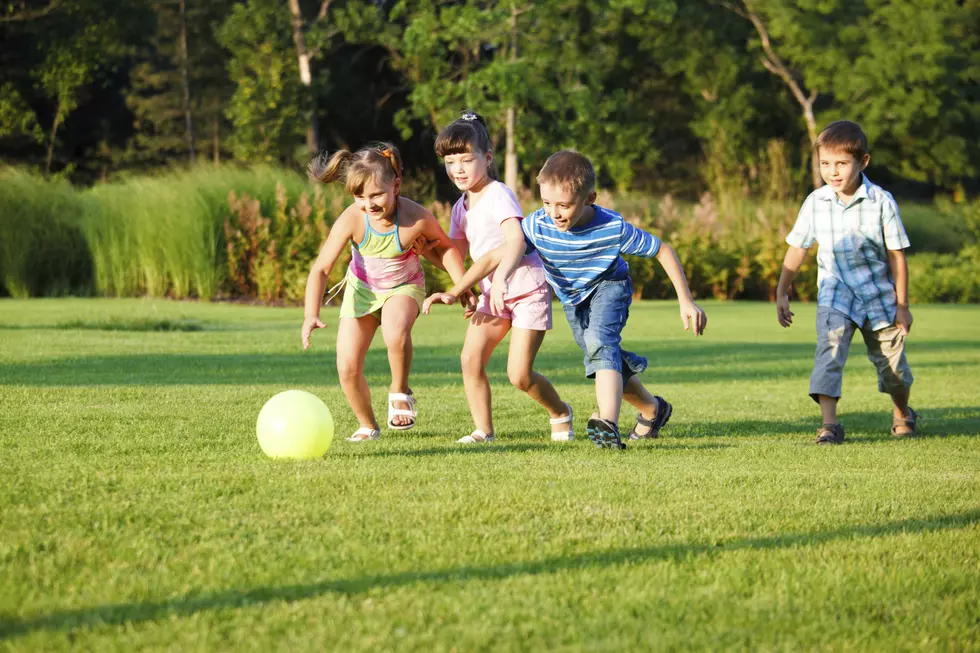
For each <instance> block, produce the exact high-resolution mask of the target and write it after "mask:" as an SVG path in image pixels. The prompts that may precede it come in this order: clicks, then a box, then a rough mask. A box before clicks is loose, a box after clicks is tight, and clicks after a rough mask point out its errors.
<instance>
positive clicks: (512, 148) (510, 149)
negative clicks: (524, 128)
mask: <svg viewBox="0 0 980 653" xmlns="http://www.w3.org/2000/svg"><path fill="white" fill-rule="evenodd" d="M517 37H518V34H517V8H516V7H511V8H510V61H511V63H514V62H516V61H517ZM516 122H517V109H516V107H514V106H513V105H511V106H509V107H507V126H506V132H505V135H506V138H507V154H506V156H505V157H504V183H505V184H507V186H508V187H510V189H511V190H512V191H514V192H515V193H516V192H517V191H518V190H519V187H520V182H519V181H518V176H517V143H516V141H515V138H516V134H515V131H516Z"/></svg>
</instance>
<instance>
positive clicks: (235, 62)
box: [0, 0, 980, 199]
mask: <svg viewBox="0 0 980 653" xmlns="http://www.w3.org/2000/svg"><path fill="white" fill-rule="evenodd" d="M0 42H2V43H3V47H2V49H0V158H2V159H3V160H4V161H5V162H7V163H14V164H19V165H23V166H27V167H29V168H33V169H35V170H39V171H42V172H45V173H47V174H52V175H62V176H65V177H68V178H69V179H71V180H73V181H76V182H80V183H92V182H94V181H97V180H99V179H107V178H109V177H113V176H118V175H126V174H131V173H133V172H138V171H148V170H155V169H160V168H165V167H168V166H175V165H176V166H182V165H185V164H188V163H197V162H202V161H207V162H210V163H212V164H217V165H221V164H224V163H229V162H244V163H256V162H263V163H270V162H271V163H277V164H281V165H285V166H289V167H294V166H297V165H299V164H302V163H303V162H304V161H305V160H306V159H307V158H308V156H309V154H310V152H311V151H315V150H318V149H337V148H341V147H343V148H356V147H358V146H360V145H361V144H363V143H365V142H367V141H370V140H378V139H389V140H393V141H395V142H397V143H398V144H399V145H400V146H401V147H402V149H403V153H404V155H405V159H406V162H407V168H408V170H409V177H410V180H411V184H410V185H411V191H412V192H414V193H415V194H417V195H419V196H426V197H434V196H435V195H437V194H438V192H439V190H440V189H439V184H443V183H445V182H444V177H442V176H440V175H438V174H437V172H436V171H437V169H438V167H439V162H438V161H437V159H436V157H435V155H434V153H433V152H432V147H431V145H432V140H433V138H434V135H435V134H436V133H437V132H438V130H439V128H440V127H441V126H443V125H445V124H446V123H447V122H449V121H451V120H452V119H453V118H455V117H456V116H457V115H458V112H459V111H460V110H462V109H464V108H469V109H473V110H476V111H479V112H480V113H481V114H483V115H484V116H486V117H487V119H488V121H489V122H490V126H491V134H492V137H493V139H494V141H495V151H496V152H497V159H498V161H499V162H500V164H502V165H501V167H502V169H503V170H504V171H505V174H506V180H507V181H508V183H510V184H512V185H513V186H515V187H516V186H519V185H521V186H533V178H534V173H535V172H536V169H537V168H538V167H539V166H540V165H541V163H542V162H543V161H544V159H545V158H546V157H547V156H548V155H549V154H550V153H552V152H553V151H554V150H556V149H558V148H561V147H575V148H577V149H579V150H582V151H583V152H586V153H588V154H589V155H590V156H591V157H592V159H593V160H594V162H595V163H596V166H597V169H598V172H599V175H600V180H601V182H602V184H603V186H604V187H607V188H610V189H616V190H620V191H622V190H626V189H636V190H642V191H651V192H673V193H680V194H688V195H692V196H693V195H694V194H696V193H698V192H700V191H702V190H705V189H712V190H715V191H725V192H737V193H743V194H751V195H758V196H762V197H765V198H771V199H783V198H789V197H797V196H799V194H801V193H803V192H805V191H807V189H809V188H812V187H813V186H814V184H818V183H819V175H818V173H817V172H816V171H815V170H814V167H813V161H812V156H811V147H810V145H811V143H812V142H813V140H814V139H815V138H816V134H817V133H818V131H819V129H820V127H821V126H822V125H823V124H826V123H827V122H830V121H832V120H836V119H839V118H849V119H852V120H856V121H858V122H860V123H861V124H862V125H863V126H864V128H865V130H866V132H867V133H868V136H869V139H870V140H871V143H872V170H873V173H874V175H873V176H874V178H875V180H876V181H879V182H880V183H883V184H886V185H889V186H891V187H892V188H894V189H895V190H896V191H897V192H899V193H901V194H906V195H918V196H930V195H932V194H935V193H942V194H953V195H954V196H955V195H963V194H964V193H973V192H976V190H977V189H978V178H980V0H869V1H862V0H683V1H681V0H604V1H598V0H500V1H497V2H492V1H490V2H471V1H465V0H463V1H440V0H315V1H314V0H207V1H205V0H128V1H127V2H116V1H115V0H21V1H12V2H8V3H4V6H3V7H2V8H0Z"/></svg>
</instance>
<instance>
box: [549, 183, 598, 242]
mask: <svg viewBox="0 0 980 653" xmlns="http://www.w3.org/2000/svg"><path fill="white" fill-rule="evenodd" d="M594 202H595V191H594V190H593V191H590V192H589V193H588V194H586V195H579V194H577V193H574V192H572V190H571V189H570V188H567V187H565V186H556V185H554V184H541V203H542V204H544V211H545V213H547V214H548V217H549V218H551V220H552V222H554V223H555V226H556V227H558V230H559V231H568V230H569V229H571V228H572V227H574V226H576V225H578V224H582V223H583V222H587V221H588V220H589V219H591V217H592V214H591V209H592V204H593V203H594Z"/></svg>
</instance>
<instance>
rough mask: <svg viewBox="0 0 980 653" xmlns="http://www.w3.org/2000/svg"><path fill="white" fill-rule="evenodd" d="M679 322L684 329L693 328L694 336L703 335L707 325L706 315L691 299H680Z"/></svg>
mask: <svg viewBox="0 0 980 653" xmlns="http://www.w3.org/2000/svg"><path fill="white" fill-rule="evenodd" d="M681 324H683V325H684V330H685V331H689V330H693V331H694V335H695V336H700V335H704V328H705V327H706V326H708V316H707V315H705V314H704V311H703V310H701V307H700V306H698V305H697V304H695V303H694V302H693V301H687V300H684V301H681Z"/></svg>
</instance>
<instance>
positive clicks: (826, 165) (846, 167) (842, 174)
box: [819, 147, 871, 197]
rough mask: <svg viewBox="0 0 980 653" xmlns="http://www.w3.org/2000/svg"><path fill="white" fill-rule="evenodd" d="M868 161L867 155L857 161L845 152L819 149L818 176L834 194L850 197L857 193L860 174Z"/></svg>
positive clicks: (828, 148) (836, 149)
mask: <svg viewBox="0 0 980 653" xmlns="http://www.w3.org/2000/svg"><path fill="white" fill-rule="evenodd" d="M870 159H871V157H869V156H868V155H867V154H865V155H864V156H863V157H862V158H861V159H858V158H857V157H855V156H854V155H853V154H851V153H850V152H848V151H847V150H842V149H838V148H831V147H821V148H820V151H819V162H820V176H821V177H823V180H824V181H825V182H826V183H827V185H828V186H830V187H831V188H833V189H834V192H835V193H838V194H839V195H842V196H844V197H851V196H853V195H854V193H855V192H856V191H857V189H858V186H859V185H860V183H861V172H863V171H864V169H865V168H867V167H868V161H870Z"/></svg>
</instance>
